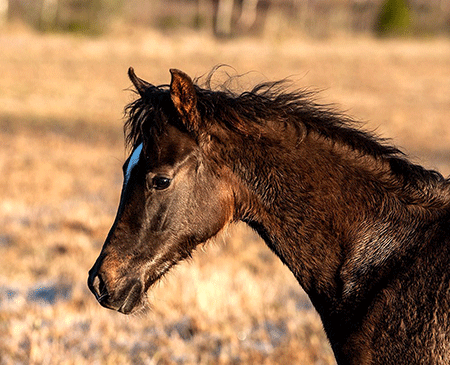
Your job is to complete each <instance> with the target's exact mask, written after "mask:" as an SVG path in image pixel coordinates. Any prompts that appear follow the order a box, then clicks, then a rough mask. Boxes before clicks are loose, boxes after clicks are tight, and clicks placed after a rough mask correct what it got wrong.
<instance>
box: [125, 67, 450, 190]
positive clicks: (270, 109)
mask: <svg viewBox="0 0 450 365" xmlns="http://www.w3.org/2000/svg"><path fill="white" fill-rule="evenodd" d="M212 74H213V72H212V73H211V74H209V75H208V76H207V78H206V82H205V83H204V85H203V86H202V87H200V86H198V85H197V84H196V85H195V90H196V93H197V108H198V110H199V113H200V117H201V120H202V126H203V128H205V131H207V130H208V129H209V128H210V127H211V126H212V125H213V124H214V125H217V124H220V127H221V128H223V129H225V130H226V131H229V132H230V133H239V134H241V135H244V136H245V137H247V138H260V137H261V135H262V134H264V133H263V132H264V131H265V130H266V131H267V130H269V132H270V131H273V129H272V130H271V129H270V127H269V124H268V123H269V122H270V123H272V125H273V124H274V123H275V124H276V123H278V124H280V125H291V126H293V127H294V130H295V131H296V132H297V136H292V135H291V136H289V138H296V137H297V138H298V139H301V138H302V137H301V136H302V135H304V134H305V133H310V132H314V133H316V134H317V135H319V136H321V137H323V138H325V139H327V140H329V141H331V142H333V143H339V144H342V145H344V146H347V147H349V148H351V149H352V150H354V151H357V152H359V153H361V154H365V155H370V156H373V157H374V158H376V159H383V160H385V161H387V162H388V163H389V164H390V167H391V170H392V172H393V174H394V175H395V176H397V177H400V178H401V179H402V180H403V182H404V185H405V186H406V185H408V186H409V187H413V188H414V189H413V190H417V189H419V190H420V189H424V188H427V189H428V190H429V189H430V187H431V188H432V189H431V190H434V189H433V187H438V186H442V183H444V185H448V184H450V181H449V179H445V178H444V177H443V176H442V175H441V174H440V173H438V172H436V171H433V170H427V169H425V168H423V167H422V166H419V165H415V164H413V163H411V162H409V161H408V160H407V159H406V158H405V155H404V153H403V152H402V151H400V150H399V149H398V148H396V147H394V146H392V145H390V144H388V143H387V142H388V141H389V140H388V139H384V138H380V137H378V136H376V135H375V134H374V133H372V132H368V131H365V130H363V129H362V128H361V123H359V122H358V121H355V120H353V119H352V118H350V117H348V116H347V115H345V114H342V113H339V112H337V111H336V110H335V109H334V108H333V107H332V106H331V105H321V104H318V103H316V102H315V99H314V98H315V96H316V92H312V91H308V90H304V89H297V90H293V91H289V90H288V88H287V81H286V80H281V81H275V82H263V83H260V84H258V85H256V86H255V87H254V88H253V89H252V90H251V91H245V92H242V93H238V92H235V91H233V90H232V89H231V88H229V87H228V86H227V85H229V84H231V79H232V77H230V79H229V80H227V81H226V82H225V83H224V84H222V85H221V86H220V90H213V88H212V87H211V77H212ZM195 82H196V83H198V79H196V80H195ZM125 115H126V118H127V120H126V123H125V127H124V132H125V136H126V138H125V139H126V143H127V145H128V146H134V145H136V144H137V143H140V142H144V143H145V142H146V141H147V140H148V139H150V138H158V136H159V135H160V134H161V132H162V131H163V130H164V125H165V124H166V123H169V121H170V123H174V121H177V120H178V119H179V118H178V116H177V113H176V110H175V108H174V106H173V104H172V102H171V98H170V86H169V85H160V86H153V85H150V84H148V87H147V89H146V90H145V93H144V94H143V95H141V97H140V98H138V99H137V100H135V101H134V102H132V103H130V104H129V105H128V106H126V108H125ZM177 126H178V127H179V128H182V129H183V128H184V127H183V125H182V123H181V122H179V124H178V125H177ZM264 135H265V136H267V135H270V133H268V132H267V133H265V134H264Z"/></svg>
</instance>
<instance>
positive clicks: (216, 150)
mask: <svg viewBox="0 0 450 365" xmlns="http://www.w3.org/2000/svg"><path fill="white" fill-rule="evenodd" d="M170 73H171V81H170V84H168V85H160V86H154V85H152V84H150V83H149V82H147V81H145V80H143V79H141V78H139V77H137V76H136V74H135V72H134V70H133V68H130V69H129V71H128V74H129V78H130V80H131V82H132V84H133V85H134V88H135V89H136V91H135V92H136V95H137V97H136V100H135V101H133V102H131V103H130V104H129V105H128V106H127V107H126V109H125V110H126V121H125V126H124V132H125V138H126V144H127V146H128V147H129V148H130V150H131V153H130V156H129V157H128V159H127V160H126V162H125V163H124V165H123V174H124V182H123V187H122V192H121V198H120V203H119V207H118V211H117V216H116V218H115V220H114V223H113V225H112V228H111V230H110V232H109V234H108V236H107V238H106V241H105V243H104V245H103V247H102V250H101V253H100V255H99V257H98V258H97V260H96V262H95V264H94V265H93V267H92V269H91V270H90V271H89V277H88V286H89V288H90V290H91V291H92V292H93V294H94V295H95V297H96V299H97V301H98V302H99V303H100V304H101V305H102V306H104V307H106V308H110V309H112V310H116V311H119V312H121V313H124V314H130V313H135V312H136V311H138V310H140V308H142V307H143V306H145V305H146V292H147V291H148V290H149V288H150V287H151V286H152V285H153V284H154V283H155V282H157V281H158V280H159V279H160V278H161V277H162V276H163V275H164V274H166V273H167V272H168V270H169V269H170V268H171V267H173V266H174V265H176V264H177V263H178V262H180V261H181V260H183V259H186V258H189V257H190V256H191V255H192V253H193V251H194V249H195V248H196V246H197V245H199V244H201V243H205V242H207V241H208V240H209V239H211V238H213V237H215V236H217V235H218V234H219V233H220V232H221V231H223V230H224V229H226V227H228V226H229V225H231V224H234V223H236V222H239V221H242V222H245V223H246V224H247V225H249V226H250V227H251V228H252V229H253V230H255V231H256V232H257V233H258V234H259V236H261V237H262V239H263V240H264V241H265V243H266V244H267V246H268V247H269V248H270V249H271V250H272V251H273V252H274V253H275V254H276V255H277V256H278V257H279V258H280V259H281V261H282V262H283V263H284V264H285V265H287V267H288V268H289V269H290V270H291V272H292V273H293V274H294V276H295V278H296V279H297V281H298V283H299V284H300V285H301V286H302V287H303V289H304V290H305V292H306V293H307V294H308V296H309V298H310V300H311V303H312V304H313V306H314V307H315V309H316V310H317V312H318V313H319V315H320V318H321V321H322V323H323V327H324V330H325V333H326V335H327V338H328V340H329V342H330V344H331V347H332V349H333V352H334V355H335V357H336V361H337V363H338V364H359V365H361V364H397V365H398V364H449V363H450V318H449V313H450V269H449V267H450V179H448V178H445V177H443V176H442V175H441V174H440V173H438V172H436V171H432V170H427V169H425V168H423V167H421V166H419V165H417V164H414V163H412V162H410V161H409V160H408V158H407V156H406V155H405V154H404V153H403V152H401V151H400V150H399V149H398V148H396V147H393V146H392V144H391V143H390V142H388V141H387V140H385V139H382V138H380V137H378V136H376V135H374V134H373V133H371V132H367V131H365V130H364V129H363V128H361V126H360V125H359V124H358V123H357V122H356V121H354V120H353V119H352V118H350V117H348V116H346V115H344V114H341V113H339V112H337V111H335V110H334V108H332V107H329V106H324V105H319V104H318V103H316V102H315V98H314V96H313V95H311V93H310V92H308V91H304V90H291V88H288V87H286V85H285V83H283V82H280V81H277V82H263V83H261V84H258V85H257V86H255V87H254V88H253V89H252V90H250V91H246V92H240V93H239V92H236V91H232V90H230V89H229V88H223V89H220V90H217V89H213V88H211V87H208V83H206V86H205V85H202V86H199V83H198V82H197V80H196V79H194V81H193V80H192V79H191V78H190V77H189V76H188V75H187V74H185V73H184V72H182V71H180V70H176V69H171V70H170Z"/></svg>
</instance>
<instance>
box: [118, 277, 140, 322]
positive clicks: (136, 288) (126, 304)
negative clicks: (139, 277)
mask: <svg viewBox="0 0 450 365" xmlns="http://www.w3.org/2000/svg"><path fill="white" fill-rule="evenodd" d="M143 297H144V293H143V290H142V283H141V282H140V281H136V282H135V283H134V284H133V285H132V287H131V289H130V290H129V292H128V294H127V296H126V298H125V300H124V301H123V303H122V305H120V307H119V309H117V310H118V311H119V312H120V313H123V314H132V313H134V312H136V311H138V310H139V308H140V307H142V306H143V304H142V303H143V300H142V299H143Z"/></svg>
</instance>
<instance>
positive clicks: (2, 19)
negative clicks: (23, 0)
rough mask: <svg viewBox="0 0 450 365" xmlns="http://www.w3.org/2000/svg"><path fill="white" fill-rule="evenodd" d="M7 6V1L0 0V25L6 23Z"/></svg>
mask: <svg viewBox="0 0 450 365" xmlns="http://www.w3.org/2000/svg"><path fill="white" fill-rule="evenodd" d="M8 4H9V0H0V25H2V24H3V23H6V20H7V18H8Z"/></svg>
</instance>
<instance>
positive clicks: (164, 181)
mask: <svg viewBox="0 0 450 365" xmlns="http://www.w3.org/2000/svg"><path fill="white" fill-rule="evenodd" d="M171 182H172V180H170V179H169V178H167V177H162V176H155V177H154V178H153V180H152V185H153V188H155V189H156V190H164V189H167V188H168V187H169V185H170V183H171Z"/></svg>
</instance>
